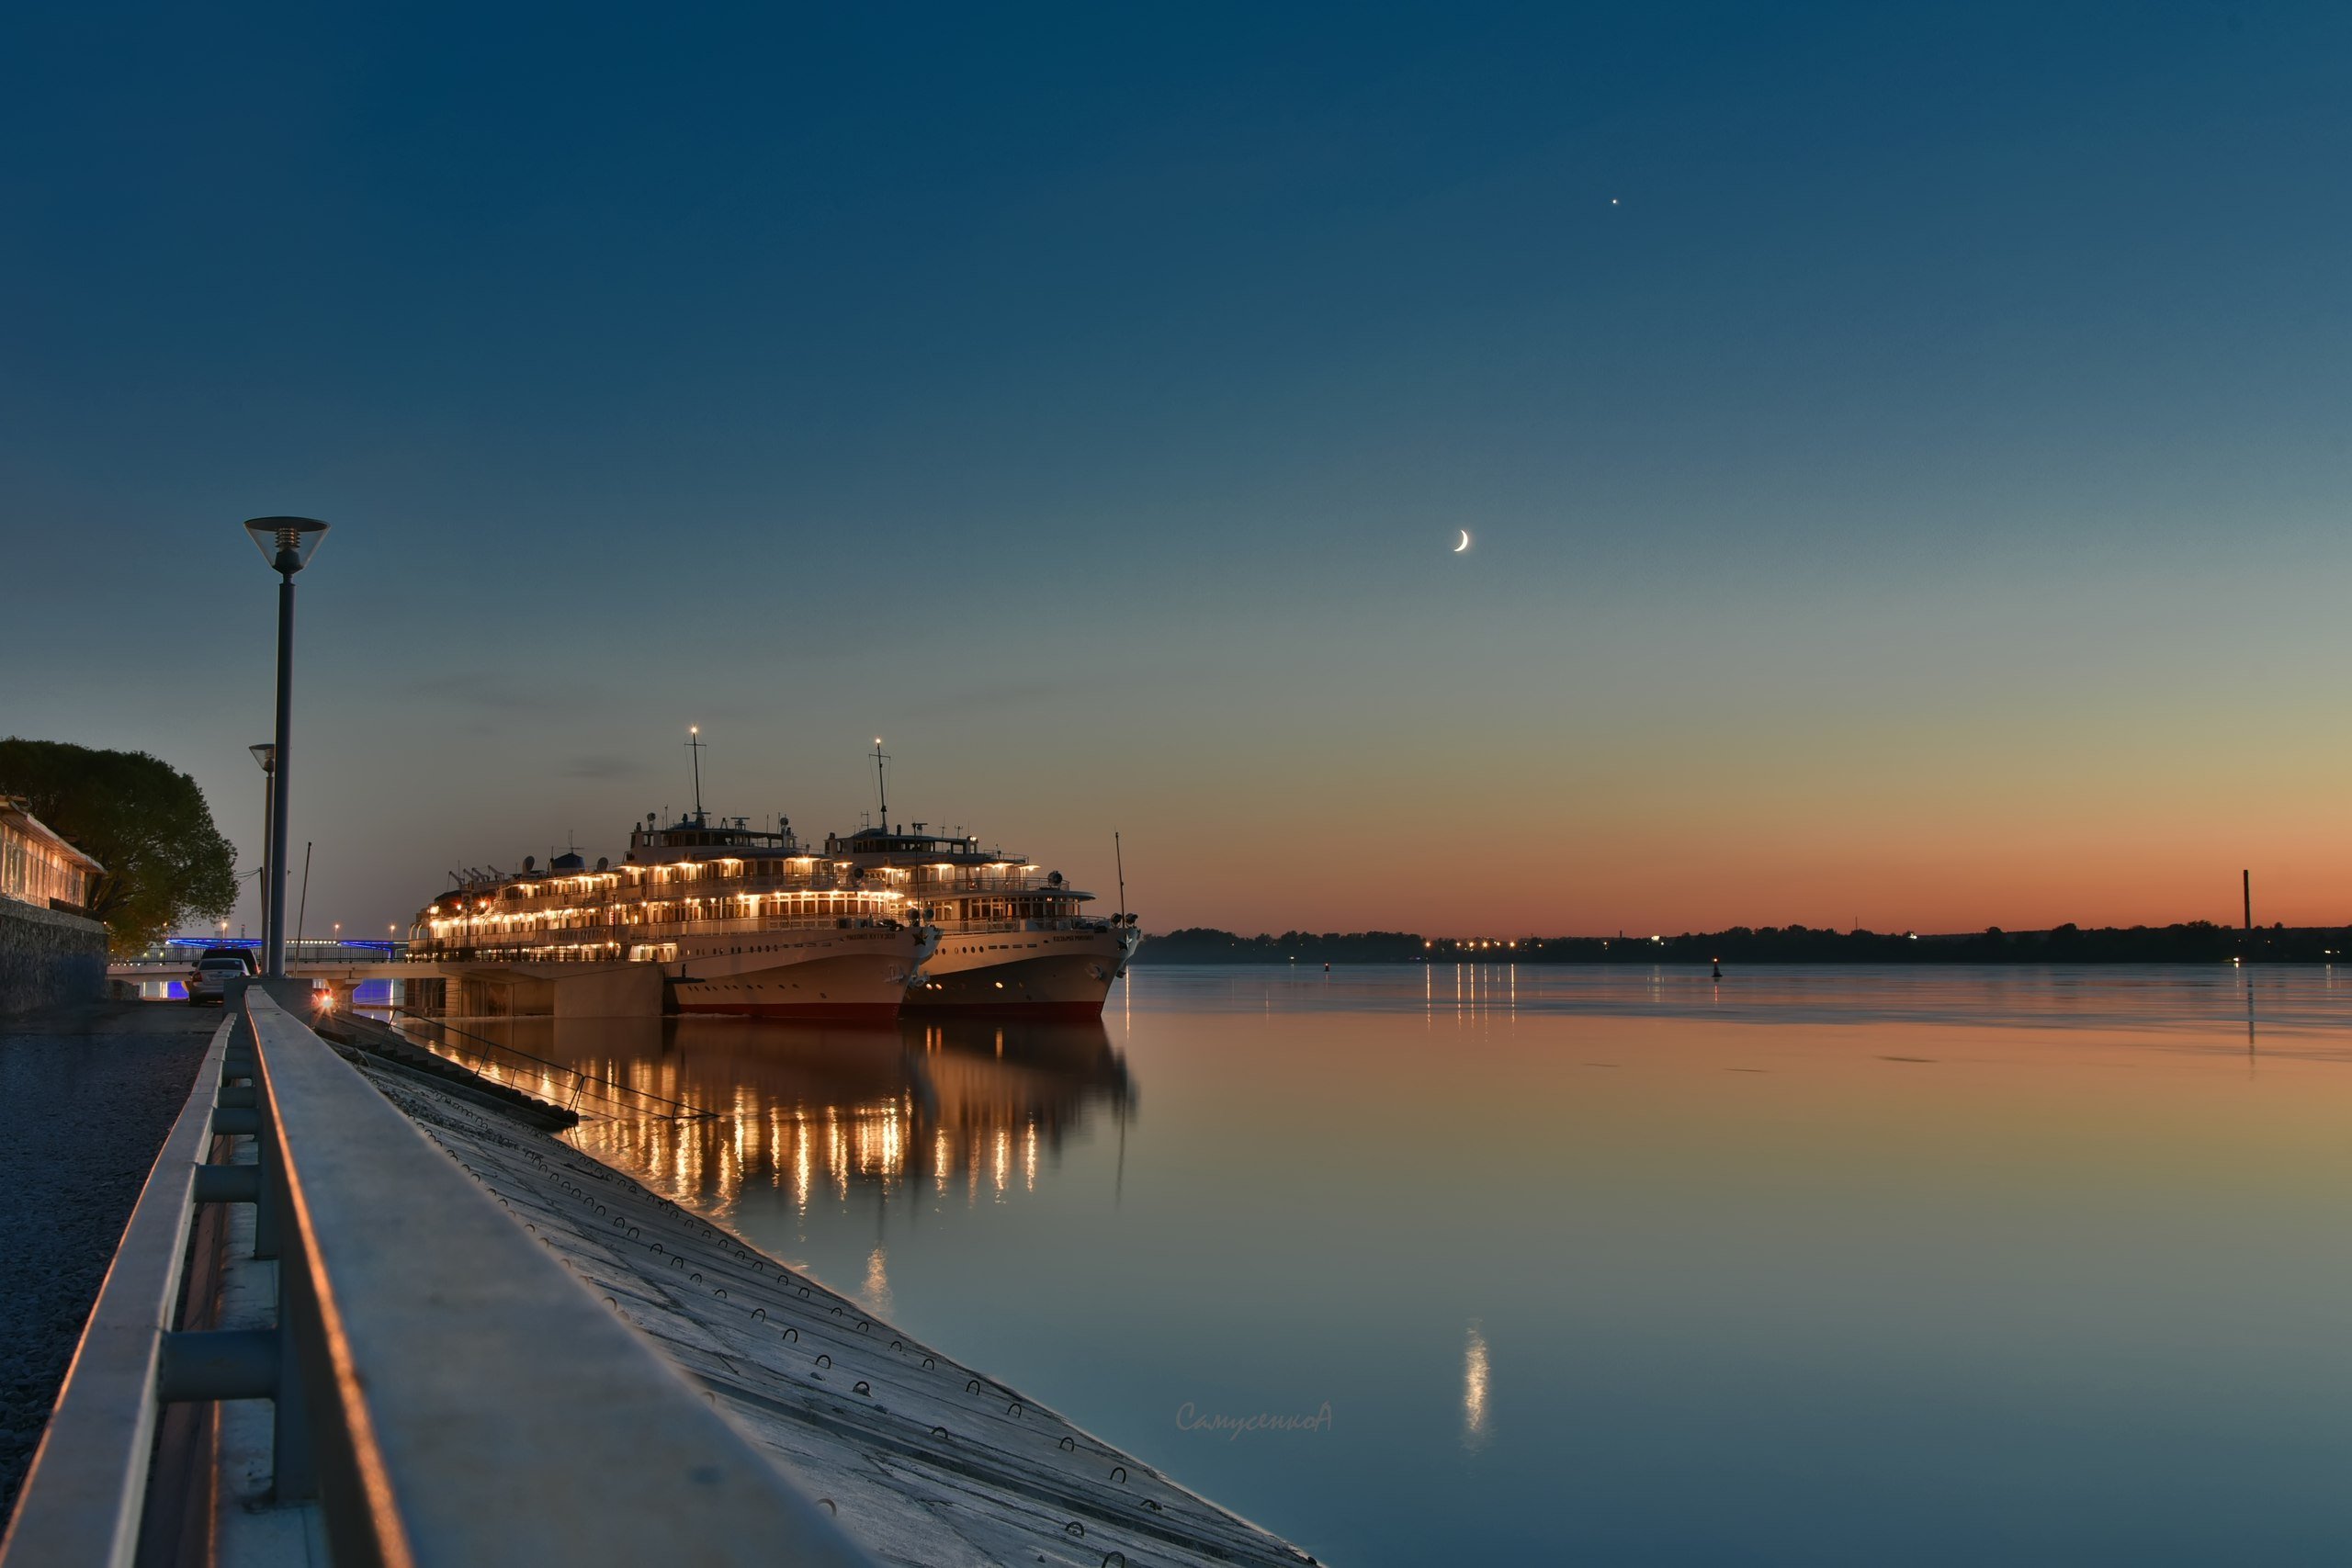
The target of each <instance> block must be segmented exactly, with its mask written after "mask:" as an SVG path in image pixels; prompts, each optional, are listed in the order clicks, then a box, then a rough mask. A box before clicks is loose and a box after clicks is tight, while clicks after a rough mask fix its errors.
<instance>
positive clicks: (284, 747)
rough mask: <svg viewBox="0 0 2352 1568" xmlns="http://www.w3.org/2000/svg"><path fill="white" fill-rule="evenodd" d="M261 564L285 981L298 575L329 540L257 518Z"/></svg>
mask: <svg viewBox="0 0 2352 1568" xmlns="http://www.w3.org/2000/svg"><path fill="white" fill-rule="evenodd" d="M245 532H246V533H248V534H250V535H252V536H253V541H254V544H255V545H256V546H258V547H260V549H261V558H262V559H264V560H266V561H267V562H268V563H269V569H270V570H272V571H274V572H276V573H277V742H276V744H275V745H273V746H272V747H271V749H270V781H269V782H270V791H269V858H268V859H267V861H266V862H265V863H264V868H265V869H264V872H263V880H264V881H266V882H267V883H268V884H269V897H268V898H267V899H266V900H265V907H266V908H267V910H268V912H269V913H268V920H269V927H268V931H267V935H266V941H267V942H268V947H267V952H268V954H269V959H268V964H267V968H266V974H267V975H268V976H269V977H270V978H271V979H273V980H283V979H284V978H286V773H287V762H288V760H289V758H290V757H291V755H292V751H293V747H292V740H293V728H294V574H295V573H296V572H298V571H300V570H302V569H303V568H304V567H306V566H308V565H309V564H310V563H311V551H313V550H315V549H317V548H318V547H319V541H320V540H321V539H322V538H324V537H325V536H326V532H327V525H325V524H323V523H322V522H320V521H319V520H318V519H317V518H315V517H255V518H253V519H252V520H250V521H249V522H247V523H246V524H245Z"/></svg>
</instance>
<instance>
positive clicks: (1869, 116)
mask: <svg viewBox="0 0 2352 1568" xmlns="http://www.w3.org/2000/svg"><path fill="white" fill-rule="evenodd" d="M1898 12H1899V13H1900V14H1898ZM2347 59H2352V11H2346V10H2345V9H2343V8H2340V7H2329V6H2299V7H2296V6H2238V5H2233V4H2227V3H2222V0H2199V3H2196V4H2183V5H2177V6H2162V5H2159V6H2071V5H2060V6H2052V5H2047V4H2037V5H2021V6H1969V7H1936V8H1923V7H1900V8H1896V7H1885V6H1860V5H1858V6H1784V5H1755V6H1652V5H1641V6H1611V7H1569V6H1530V7H1525V8H1491V7H1483V8H1482V7H1463V6H1430V7H1408V6H1378V7H1369V8H1367V7H1362V6H1330V7H1327V8H1322V9H1317V8H1312V7H1305V6H1300V7H1280V8H1273V9H1271V10H1270V9H1269V8H1265V7H1242V6H1237V7H1229V8H1220V7H1216V6H1186V7H1171V8H1163V9H1159V10H1153V11H1148V12H1147V11H1142V10H1137V9H1135V8H1128V7H1086V6H1067V7H1059V8H1046V7H1034V8H1026V9H1023V10H1020V11H1017V12H1015V11H1005V12H1001V13H997V14H994V15H989V16H983V15H981V14H979V13H978V12H975V11H972V10H969V9H950V8H944V7H941V8H925V7H898V8H888V9H882V8H865V7H857V8H853V9H851V10H847V11H842V10H835V11H831V12H819V11H813V10H811V11H797V10H788V9H786V8H780V7H770V6H739V7H718V8H694V7H687V8H671V9H668V10H649V9H646V8H643V7H606V8H596V7H582V6H562V7H558V6H546V7H539V8H531V9H523V8H502V9H498V10H496V11H494V12H493V11H484V10H482V9H481V8H478V7H473V6H466V7H448V8H446V9H440V10H435V9H433V8H429V7H418V6H406V7H401V8H399V9H397V10H396V11H393V10H387V11H371V10H368V9H365V8H361V7H347V6H335V7H294V6H287V7H284V8H283V9H281V10H279V11H277V13H275V14H266V13H265V12H263V11H260V10H257V9H248V10H247V11H245V12H244V14H243V20H236V19H232V18H230V17H227V16H225V15H223V14H221V13H219V12H216V11H213V10H209V9H197V10H191V9H188V8H186V7H163V6H156V7H153V8H138V7H119V6H104V5H100V6H86V7H85V6H74V7H63V6H51V7H17V9H16V10H15V11H14V12H12V13H11V14H10V16H9V17H7V18H6V21H5V22H0V88H5V91H0V137H4V138H5V145H6V148H7V149H8V150H9V155H8V156H7V157H6V158H5V159H0V199H5V203H6V209H7V211H8V213H9V217H8V220H7V222H6V226H5V233H0V299H5V301H6V304H5V307H0V325H4V328H5V335H0V523H4V524H5V529H6V557H7V560H8V570H7V571H6V581H7V583H8V587H7V589H6V600H7V603H8V618H7V623H6V624H7V629H8V635H7V638H6V642H7V647H8V650H9V656H10V658H9V679H8V681H7V682H6V697H5V699H0V733H7V732H14V733H18V734H24V735H28V736H35V737H40V738H44V739H62V740H74V741H80V742H83V743H86V744H92V745H104V746H119V747H131V748H138V749H143V750H152V751H154V752H156V753H157V754H159V755H161V756H163V757H164V758H166V759H168V760H169V761H173V762H174V763H175V764H177V765H178V766H181V767H183V768H186V769H187V770H188V771H189V772H191V773H194V774H195V775H196V777H197V778H198V781H199V782H200V783H201V784H203V785H204V787H205V789H206V791H207V793H208V795H209V797H210V799H211V801H212V803H213V807H214V809H215V811H216V813H217V814H218V815H219V816H220V820H221V822H222V826H223V827H224V829H226V830H227V831H228V832H229V833H230V834H231V835H232V837H234V838H235V839H236V840H238V843H239V848H240V854H241V867H250V866H251V865H252V864H253V863H254V853H255V851H256V849H257V845H258V840H259V829H260V826H261V817H262V799H261V790H260V775H259V773H258V772H257V771H256V770H255V769H254V765H253V763H252V761H250V760H249V758H248V757H247V755H246V751H245V748H246V746H247V745H248V744H249V743H251V742H253V741H257V740H262V739H266V738H267V736H268V731H269V724H270V705H269V704H270V695H269V693H270V677H271V664H270V659H271V637H272V635H273V620H272V615H273V594H274V582H275V580H274V578H273V577H272V576H271V575H270V574H269V573H268V572H267V570H266V569H265V567H264V565H263V562H262V561H261V560H260V558H258V556H257V554H256V553H255V551H254V548H253V547H252V545H251V544H250V543H248V542H247V540H246V539H245V537H244V536H243V533H242V532H241V531H240V530H239V528H238V524H239V522H240V521H241V520H242V519H243V518H244V517H247V516H250V515H254V514H257V513H303V514H309V515H314V516H319V517H323V518H325V519H327V520H329V521H330V522H331V523H332V524H333V525H334V533H333V535H332V536H330V537H329V538H328V540H327V541H326V543H325V544H324V546H323V547H322V548H321V550H320V552H319V554H318V556H317V558H316V559H315V561H314V563H313V565H312V568H311V570H309V571H308V572H307V573H305V574H304V576H303V578H302V580H301V591H302V626H301V640H300V679H299V682H298V687H297V700H298V708H297V712H298V720H299V728H298V732H297V752H296V770H297V771H296V773H295V782H294V790H295V794H294V807H293V836H294V839H295V841H296V845H297V849H296V853H297V855H299V854H300V844H301V843H302V841H304V840H316V844H317V849H316V867H315V870H314V872H313V874H312V881H311V890H310V896H309V916H308V931H309V934H311V935H314V936H315V935H322V934H325V933H326V931H327V930H328V928H329V925H330V923H331V922H332V921H334V920H338V919H339V920H342V921H344V922H345V931H346V933H350V932H360V933H367V934H374V935H377V936H381V935H382V934H383V933H384V929H385V926H386V925H387V923H388V922H395V921H397V922H399V923H400V924H401V926H402V927H403V928H404V927H405V925H406V922H407V919H408V918H409V917H410V915H412V914H413V912H414V910H415V909H416V908H417V907H418V906H419V905H420V904H421V903H423V902H424V900H426V899H427V898H429V897H431V896H432V895H434V894H435V893H436V892H438V891H439V890H440V889H441V887H442V886H444V882H443V878H444V875H445V874H446V873H447V870H448V869H449V868H452V867H455V866H458V865H466V864H475V865H482V864H496V865H501V866H507V867H511V866H513V864H514V863H515V862H516V861H518V860H519V859H520V857H521V856H522V855H524V854H526V853H537V854H541V855H544V854H545V853H547V852H548V850H549V849H550V848H551V847H554V848H560V846H561V845H562V844H563V843H564V841H565V840H566V836H567V834H574V835H576V836H577V840H578V843H579V845H580V847H581V848H582V850H583V851H584V852H587V853H589V854H590V855H592V856H593V855H595V854H605V853H609V854H614V855H617V854H618V853H619V852H620V849H621V847H622V844H623V841H624V837H625V834H626V830H627V827H628V822H629V820H630V819H631V818H642V816H643V815H644V814H645V813H646V812H648V811H652V810H667V811H669V812H671V813H673V814H674V813H676V812H677V811H679V810H680V809H682V808H683V807H685V806H686V805H687V804H689V791H690V785H689V783H688V775H687V756H686V752H685V751H684V749H683V747H682V744H681V743H682V742H683V741H684V738H685V728H686V726H687V725H688V724H689V723H699V724H700V725H701V726H702V728H703V732H704V736H705V739H707V740H708V741H709V742H710V745H711V749H710V750H709V751H708V752H707V756H706V763H705V778H706V788H705V795H706V798H707V804H708V805H709V807H711V809H713V810H714V811H718V812H724V813H727V814H729V815H736V814H740V815H744V816H748V817H751V818H753V819H754V820H755V821H756V820H758V819H760V818H765V817H767V816H769V815H770V814H772V813H775V812H778V811H782V812H785V813H787V814H789V815H790V816H791V817H792V818H793V820H794V822H795V823H796V825H797V826H798V827H800V828H801V829H803V830H804V831H809V830H814V831H816V832H820V833H821V832H822V831H824V830H826V829H851V828H854V827H856V826H857V825H858V823H859V820H860V816H859V814H860V813H861V812H862V811H865V810H868V809H870V808H871V807H872V804H873V795H872V783H873V773H872V766H871V762H870V761H868V760H866V759H865V752H867V751H868V750H870V748H871V744H872V741H873V738H874V737H875V736H876V735H881V736H883V737H885V738H886V739H887V748H888V750H889V751H890V752H891V754H892V755H893V757H894V758H895V759H896V761H895V763H894V771H893V773H892V779H891V788H890V796H891V803H892V813H891V814H892V816H893V818H896V819H898V820H899V821H905V822H911V821H913V820H916V819H918V818H920V819H922V820H924V821H927V822H930V823H932V824H933V825H952V824H965V825H969V826H973V827H976V828H977V829H978V830H979V832H980V833H981V834H982V836H983V837H984V838H986V839H988V840H990V841H992V842H993V841H1001V843H1002V844H1003V845H1004V846H1005V847H1006V848H1009V849H1017V850H1022V851H1025V852H1028V853H1029V854H1031V855H1032V856H1033V857H1035V858H1036V859H1038V860H1039V861H1041V862H1043V863H1046V864H1047V865H1050V866H1054V867H1057V868H1059V869H1062V870H1065V871H1067V872H1069V873H1070V874H1072V875H1073V876H1074V877H1075V878H1077V879H1078V880H1080V883H1081V884H1082V885H1086V886H1092V887H1094V888H1096V889H1097V890H1099V891H1102V892H1103V893H1105V894H1106V895H1107V894H1109V893H1111V891H1112V854H1111V836H1112V832H1113V830H1114V829H1117V830H1118V831H1120V832H1121V833H1122V834H1123V835H1124V837H1125V846H1126V867H1127V875H1128V885H1129V897H1130V900H1131V902H1132V904H1133V905H1134V907H1135V908H1137V909H1139V910H1140V911H1142V914H1143V921H1144V925H1145V928H1146V929H1147V930H1166V929H1169V928H1170V927H1174V926H1178V925H1189V924H1214V925H1222V926H1228V927H1235V928H1239V929H1242V930H1248V931H1256V930H1260V929H1273V930H1280V929H1283V928H1286V927H1292V926H1305V927H1313V928H1318V929H1319V928H1340V929H1359V928H1364V927H1391V928H1396V927H1403V928H1411V929H1419V930H1423V931H1432V932H1446V933H1454V934H1478V933H1481V932H1492V933H1496V934H1503V933H1517V932H1547V933H1549V932H1582V931H1616V930H1620V929H1623V930H1628V931H1645V932H1646V931H1681V930H1685V929H1707V928H1712V927H1716V926H1721V925H1724V924H1729V923H1734V922H1742V923H1747V924H1754V925H1763V924H1775V925H1777V924H1786V923H1789V922H1791V921H1801V922H1803V923H1805V924H1808V925H1835V926H1845V925H1849V924H1851V923H1854V922H1855V921H1857V920H1859V921H1860V923H1862V924H1864V925H1867V926H1871V927H1874V928H1877V929H1881V930H1890V929H1891V930H1901V929H1905V928H1915V929H1918V930H1922V931H1944V930H1959V929H1967V928H1977V927H1982V926H1985V925H1986V924H1988V923H1999V924H2001V925H2004V926H2007V927H2010V928H2013V929H2025V928H2032V927H2039V926H2044V925H2048V924H2051V923H2052V922H2055V921H2060V920H2066V919H2073V920H2076V921H2079V922H2082V923H2085V924H2091V923H2109V922H2122V923H2130V922H2135V921H2151V922H2157V921H2165V920H2171V919H2189V918H2199V917H2203V918H2211V919H2235V918H2236V915H2237V895H2238V873H2239V870H2240V868H2241V867H2249V868H2251V869H2252V871H2253V873H2254V879H2255V895H2256V916H2257V918H2259V919H2262V920H2264V921H2265V922H2267V921H2269V920H2272V919H2278V920H2284V921H2286V922H2288V923H2290V924H2294V923H2299V922H2305V923H2308V922H2323V921H2324V922H2328V923H2340V922H2344V921H2347V920H2352V827H2347V824H2346V808H2345V792H2346V788H2347V786H2352V728H2347V725H2346V721H2345V709H2346V693H2345V683H2346V672H2347V671H2352V614H2347V605H2352V526H2347V522H2348V521H2352V436H2347V432H2352V287H2347V282H2346V280H2347V279H2352V183H2347V181H2346V173H2345V172H2346V170H2347V169H2352V93H2347V92H2346V90H2345V65H2346V61H2347ZM1460 529H1467V530H1469V531H1470V533H1471V534H1472V536H1474V540H1475V543H1474V545H1473V547H1471V548H1470V549H1469V550H1468V551H1467V552H1464V553H1462V554H1458V555H1457V554H1453V553H1452V552H1451V547H1452V546H1453V543H1454V541H1455V539H1456V536H1457V530H1460ZM253 909H254V904H253V900H252V898H251V897H248V898H247V899H246V901H245V904H244V906H243V908H242V909H241V911H240V915H239V919H241V920H242V921H243V922H245V923H247V924H248V925H250V926H254V927H256V928H257V921H256V919H255V917H254V913H253Z"/></svg>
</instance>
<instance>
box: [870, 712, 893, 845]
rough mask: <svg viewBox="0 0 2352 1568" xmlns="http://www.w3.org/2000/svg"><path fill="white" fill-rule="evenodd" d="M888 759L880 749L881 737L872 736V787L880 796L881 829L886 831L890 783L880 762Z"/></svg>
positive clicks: (888, 817) (885, 752)
mask: <svg viewBox="0 0 2352 1568" xmlns="http://www.w3.org/2000/svg"><path fill="white" fill-rule="evenodd" d="M889 760H890V754H889V753H888V751H885V750H882V738H881V737H880V736H878V735H877V736H876V737H875V738H874V789H875V793H876V794H877V795H881V797H882V830H883V831H884V832H886V833H887V832H888V831H889V830H890V783H889V780H888V779H887V778H886V777H884V775H883V773H882V764H883V763H885V762H887V761H889Z"/></svg>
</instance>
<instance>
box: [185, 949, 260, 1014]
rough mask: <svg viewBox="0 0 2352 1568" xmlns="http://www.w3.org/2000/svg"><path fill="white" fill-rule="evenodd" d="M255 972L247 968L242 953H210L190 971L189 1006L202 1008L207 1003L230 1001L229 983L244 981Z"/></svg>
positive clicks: (188, 983)
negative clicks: (233, 980) (234, 980)
mask: <svg viewBox="0 0 2352 1568" xmlns="http://www.w3.org/2000/svg"><path fill="white" fill-rule="evenodd" d="M252 973H253V971H252V970H251V969H250V968H248V967H247V966H246V964H245V960H244V957H243V954H241V953H206V954H205V955H204V956H203V957H201V958H199V959H198V960H197V961H196V967H195V968H194V969H191V970H189V971H188V976H187V1005H188V1006H190V1007H200V1006H202V1005H203V1004H204V1003H206V1002H225V1001H227V1000H228V999H229V982H230V981H231V980H232V979H236V980H242V979H243V978H244V977H245V976H248V975H250V974H252Z"/></svg>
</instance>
